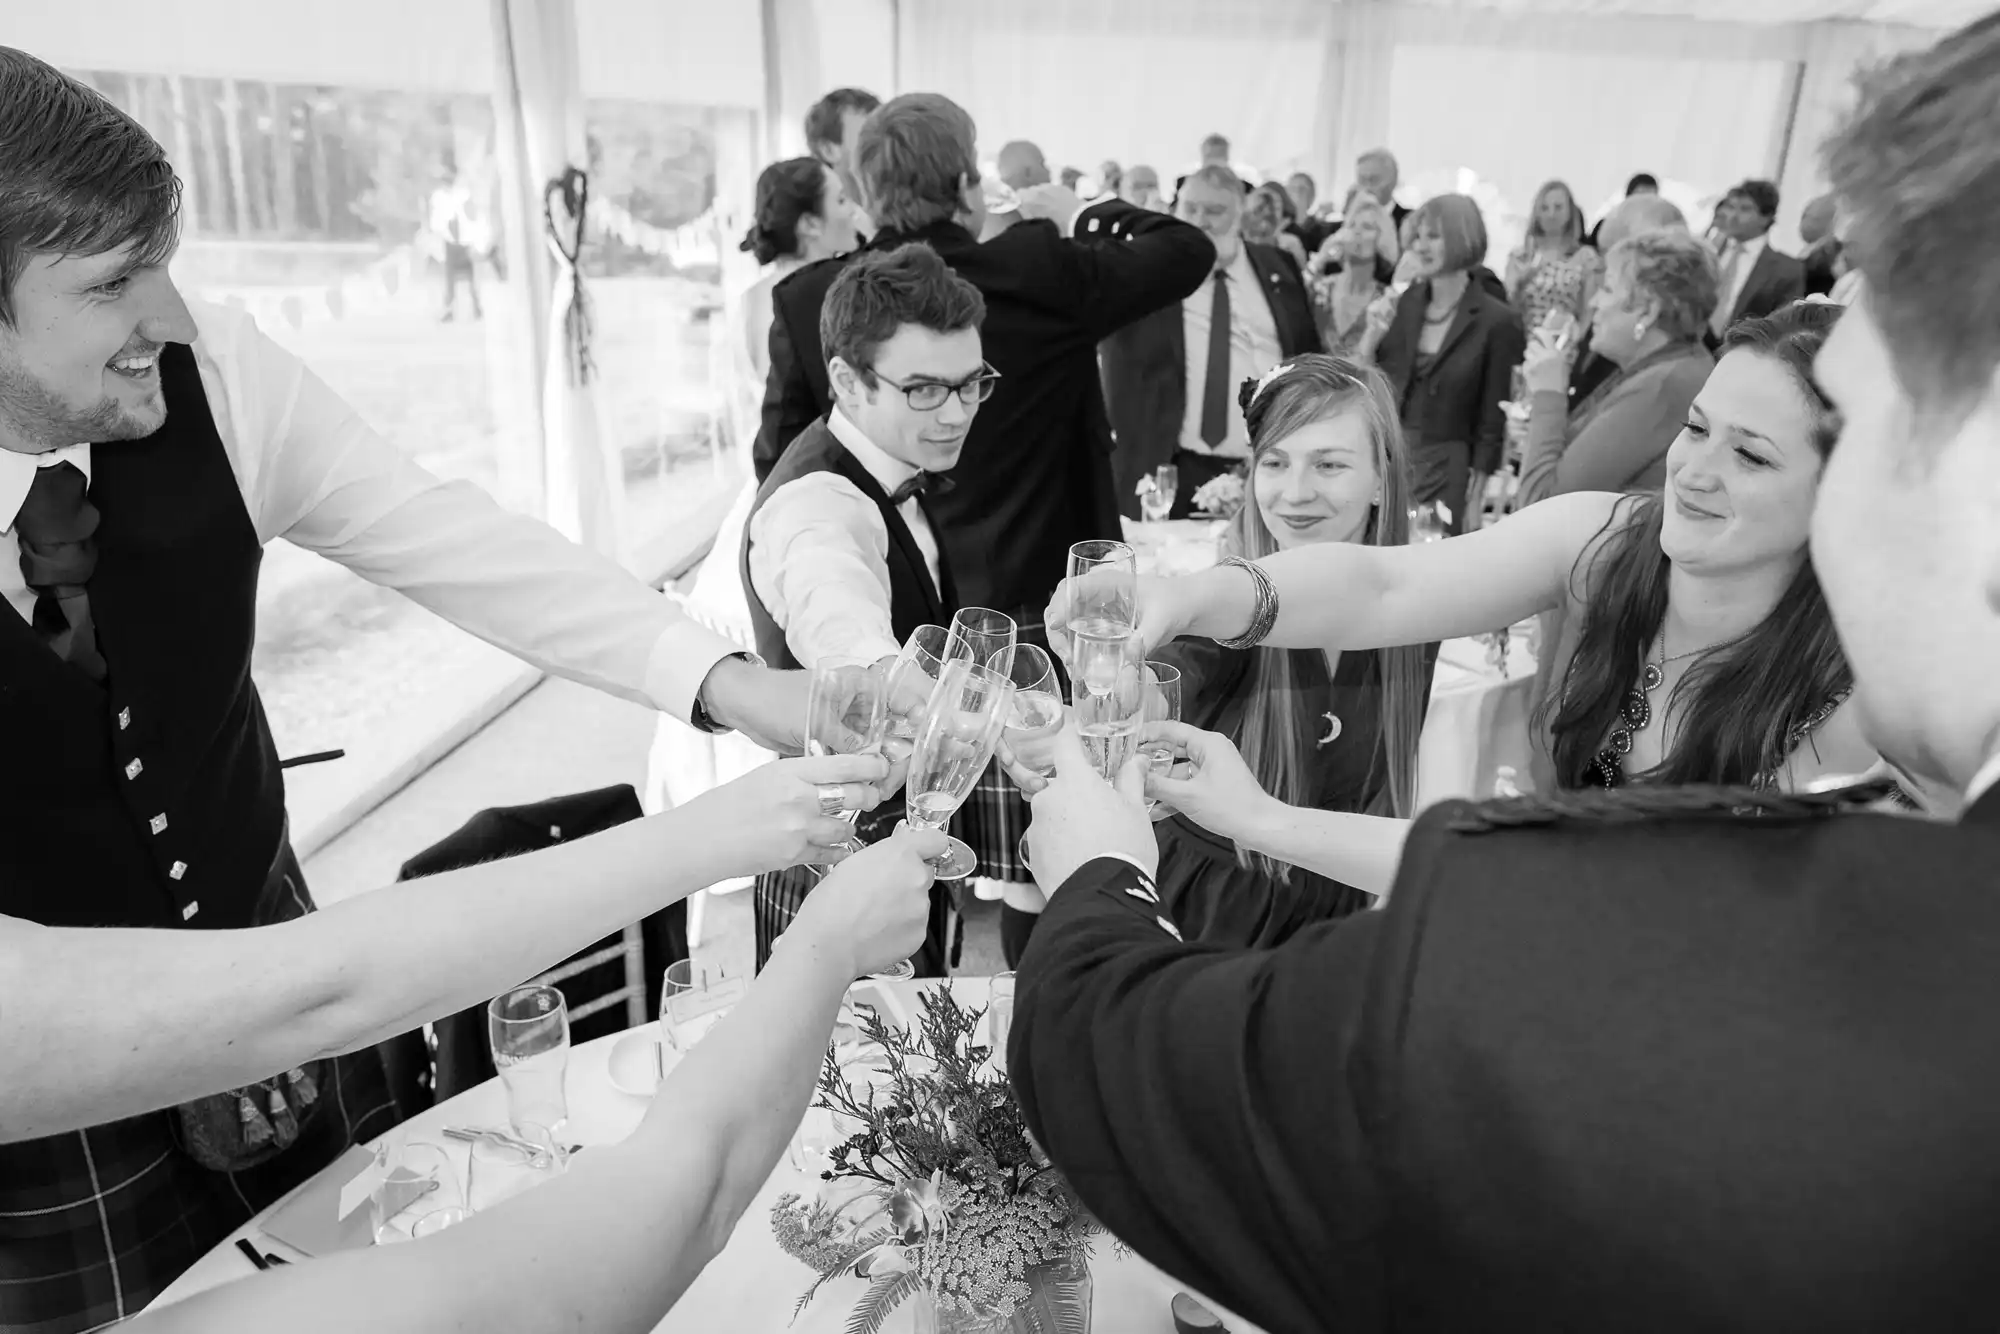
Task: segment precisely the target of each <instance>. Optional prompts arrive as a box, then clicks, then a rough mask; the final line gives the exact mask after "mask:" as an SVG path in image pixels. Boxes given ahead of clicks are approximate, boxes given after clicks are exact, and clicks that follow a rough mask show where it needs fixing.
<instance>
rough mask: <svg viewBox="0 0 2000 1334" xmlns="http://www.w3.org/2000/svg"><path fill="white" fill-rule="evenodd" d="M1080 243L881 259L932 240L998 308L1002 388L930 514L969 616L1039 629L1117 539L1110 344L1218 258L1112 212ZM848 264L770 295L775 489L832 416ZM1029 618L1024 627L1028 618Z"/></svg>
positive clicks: (988, 325) (765, 459) (937, 235)
mask: <svg viewBox="0 0 2000 1334" xmlns="http://www.w3.org/2000/svg"><path fill="white" fill-rule="evenodd" d="M1079 236H1080V239H1077V240H1071V239H1069V238H1067V237H1065V236H1063V235H1062V234H1061V233H1060V232H1059V231H1057V229H1056V227H1055V224H1053V223H1050V222H1045V221H1034V222H1021V223H1016V224H1015V225H1014V226H1012V227H1009V228H1008V229H1007V230H1006V231H1005V232H1003V233H1001V234H1000V235H999V236H997V237H995V238H994V239H993V240H991V241H989V242H987V243H986V244H985V245H981V244H979V242H978V241H977V240H975V239H974V238H973V236H972V235H971V234H970V233H969V232H967V231H966V230H965V229H964V228H963V227H960V226H959V225H958V224H957V223H953V222H943V223H937V224H934V225H933V226H930V227H926V228H924V229H922V230H921V231H917V232H886V231H885V232H881V233H878V234H877V235H876V236H875V237H874V238H873V239H872V240H871V241H870V242H869V243H868V248H869V249H871V250H880V249H891V248H894V247H895V246H898V245H901V244H903V243H905V242H908V241H923V242H925V243H927V244H928V245H930V246H931V247H932V248H933V249H935V250H936V251H937V252H938V254H939V256H941V257H942V258H943V260H944V262H945V263H946V264H948V265H950V266H951V268H952V269H953V270H954V271H955V272H956V273H957V274H958V275H959V276H960V277H962V278H965V279H967V280H968V281H970V282H971V283H972V285H973V286H975V287H977V288H978V289H979V290H980V292H981V293H983V294H984V295H985V297H986V321H985V323H984V324H982V325H981V326H980V336H981V339H982V341H983V342H984V344H985V352H986V360H987V361H989V362H990V363H992V365H993V368H994V369H995V370H997V371H999V372H1000V374H1001V377H1002V378H1001V380H1000V383H999V384H998V386H996V387H995V389H994V391H993V397H992V398H990V399H988V400H987V401H986V402H985V404H983V405H982V406H981V407H980V409H979V415H978V416H977V417H976V418H974V420H973V423H972V433H971V435H970V436H969V437H968V438H967V440H966V443H965V452H964V453H963V454H962V455H961V456H960V457H959V461H958V466H957V467H956V468H954V469H952V472H951V478H952V481H953V483H954V486H953V488H952V490H951V492H950V494H948V495H941V496H938V497H936V498H935V499H932V500H929V501H927V503H928V504H929V505H930V507H931V511H932V513H933V515H934V517H935V519H936V522H937V525H938V528H937V535H938V540H939V542H941V543H942V544H943V546H944V548H945V550H946V554H947V555H948V557H949V559H950V561H951V565H952V570H953V572H954V574H955V575H956V577H957V579H958V591H959V596H960V597H961V598H963V599H964V601H965V604H966V605H967V606H974V607H992V608H994V609H996V610H999V611H1004V612H1007V613H1009V614H1010V615H1011V614H1014V613H1016V612H1026V611H1032V613H1033V615H1032V617H1031V619H1032V621H1033V622H1034V623H1035V624H1037V625H1039V624H1040V623H1041V614H1042V611H1043V607H1044V604H1045V602H1046V601H1047V599H1048V596H1049V594H1050V593H1051V592H1053V591H1054V589H1055V586H1056V584H1057V583H1058V582H1060V581H1061V579H1062V577H1063V574H1064V572H1065V569H1066V566H1067V564H1068V560H1069V548H1070V546H1071V545H1072V544H1073V543H1076V542H1082V541H1086V540H1088V539H1090V538H1094V537H1105V536H1116V535H1117V533H1118V531H1119V526H1118V501H1117V498H1116V496H1115V495H1114V494H1113V492H1112V481H1111V428H1110V424H1109V421H1108V420H1107V418H1106V416H1105V411H1104V392H1103V390H1102V389H1101V388H1100V386H1099V384H1098V377H1097V344H1098V343H1099V342H1100V341H1102V340H1103V339H1104V338H1106V337H1107V336H1109V335H1110V334H1111V333H1112V332H1113V331H1115V330H1117V329H1118V328H1120V327H1121V326H1123V325H1125V324H1128V323H1130V322H1131V321H1133V320H1135V319H1138V318H1139V317H1140V316H1142V315H1146V314H1149V313H1151V312H1153V311H1155V310H1159V309H1161V308H1163V307H1167V306H1178V305H1179V303H1180V299H1181V298H1182V297H1184V296H1186V295H1187V294H1188V293H1189V292H1192V291H1193V290H1194V289H1195V288H1197V287H1199V286H1200V285H1201V283H1202V280H1203V279H1204V278H1206V277H1207V276H1208V273H1209V271H1210V269H1212V268H1213V267H1214V264H1215V247H1214V246H1213V245H1212V244H1210V242H1209V239H1208V237H1207V236H1205V235H1203V234H1202V232H1201V231H1200V229H1199V228H1196V227H1191V226H1189V225H1188V224H1187V223H1185V222H1181V221H1179V220H1178V219H1175V218H1172V217H1169V216H1167V215H1166V214H1164V213H1153V212H1150V211H1148V210H1146V209H1141V208H1136V207H1134V206H1133V205H1131V204H1127V203H1124V202H1123V201H1120V200H1106V201H1104V202H1101V203H1097V204H1093V205H1091V207H1090V208H1089V209H1087V210H1085V212H1084V214H1083V217H1082V219H1081V220H1080V223H1079ZM843 262H844V261H842V260H825V261H822V262H821V263H818V264H811V265H807V266H806V267H805V268H803V269H800V270H799V271H798V272H797V273H794V274H792V275H791V276H790V277H789V278H787V279H785V280H784V281H783V282H781V283H779V284H778V285H777V287H775V288H774V289H772V293H771V307H772V318H771V374H770V378H769V380H768V381H767V382H766V384H765V391H764V420H763V428H762V429H761V430H760V431H758V433H757V443H756V447H755V451H754V459H755V464H756V470H757V477H758V480H759V481H762V480H763V478H764V477H766V476H768V475H769V473H770V471H771V468H772V466H773V465H774V464H775V463H776V462H777V460H778V456H779V454H780V453H782V452H783V450H784V447H785V446H786V445H788V444H790V443H791V441H792V440H793V438H795V437H796V436H797V435H798V434H799V433H800V432H801V431H803V430H805V428H806V427H807V426H810V425H811V424H812V423H813V421H814V420H815V419H817V418H819V417H821V416H823V415H824V414H825V413H826V412H827V411H828V410H829V409H830V408H831V407H832V406H833V399H832V393H831V390H830V389H829V387H828V384H827V376H826V354H825V352H824V350H823V349H822V348H821V346H820V341H819V313H820V306H821V303H822V302H823V301H824V300H825V298H826V289H827V288H828V287H830V286H832V285H833V279H834V276H835V275H836V274H838V273H839V272H840V266H841V264H842V263H843ZM1015 619H1016V620H1020V619H1021V618H1020V616H1018V615H1017V616H1015Z"/></svg>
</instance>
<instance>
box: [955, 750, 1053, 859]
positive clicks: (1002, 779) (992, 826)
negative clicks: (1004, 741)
mask: <svg viewBox="0 0 2000 1334" xmlns="http://www.w3.org/2000/svg"><path fill="white" fill-rule="evenodd" d="M951 832H952V833H954V834H956V835H958V836H959V837H960V838H962V839H964V840H965V843H966V846H967V847H969V848H971V849H972V853H973V855H974V856H976V857H977V858H979V869H977V870H975V871H974V872H973V874H974V875H976V876H984V877H985V878H986V879H988V880H1001V881H1007V882H1011V883H1013V884H1023V885H1024V884H1031V883H1033V881H1034V877H1033V876H1031V875H1029V874H1028V868H1027V867H1025V866H1023V865H1021V835H1023V834H1025V833H1027V832H1028V799H1027V798H1026V797H1024V796H1022V795H1021V789H1020V788H1019V787H1017V786H1015V784H1014V780H1013V779H1011V778H1009V777H1008V776H1007V771H1006V770H1005V769H1003V768H1001V767H1000V761H998V760H994V761H993V762H992V763H990V764H988V765H987V766H986V772H985V773H983V774H981V775H980V776H979V783H978V785H977V786H976V787H974V788H973V789H972V795H971V796H969V797H967V798H966V800H965V804H964V805H963V806H961V807H959V808H958V814H957V815H955V816H953V817H952V824H951Z"/></svg>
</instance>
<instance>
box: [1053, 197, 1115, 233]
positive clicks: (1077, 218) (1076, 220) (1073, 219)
mask: <svg viewBox="0 0 2000 1334" xmlns="http://www.w3.org/2000/svg"><path fill="white" fill-rule="evenodd" d="M1117 197H1118V196H1116V195H1099V196H1098V197H1097V198H1095V199H1086V200H1084V201H1083V203H1081V204H1079V205H1078V206H1077V210H1076V212H1074V213H1072V214H1070V215H1069V226H1067V227H1065V228H1063V235H1064V236H1075V235H1076V229H1077V227H1078V226H1079V225H1080V224H1081V223H1082V222H1083V215H1084V214H1086V213H1088V212H1090V210H1092V209H1094V208H1096V207H1097V206H1098V205H1099V204H1102V203H1103V202H1104V201H1106V200H1107V199H1116V198H1117Z"/></svg>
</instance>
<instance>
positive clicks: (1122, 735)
mask: <svg viewBox="0 0 2000 1334" xmlns="http://www.w3.org/2000/svg"><path fill="white" fill-rule="evenodd" d="M1074 642H1075V647H1076V650H1077V661H1076V665H1075V669H1074V670H1073V671H1072V673H1071V674H1070V707H1071V708H1072V709H1073V710H1074V711H1075V713H1076V731H1077V735H1078V736H1079V737H1080V738H1081V739H1082V741H1083V750H1084V754H1086V755H1088V756H1089V757H1090V763H1091V767H1092V768H1093V769H1095V770H1097V773H1098V776H1099V777H1101V778H1103V779H1104V781H1105V782H1107V783H1115V782H1117V781H1118V771H1119V770H1120V769H1122V768H1124V766H1125V761H1127V760H1129V759H1130V758H1132V753H1133V749H1134V747H1136V746H1137V745H1138V741H1139V730H1140V728H1141V727H1142V726H1143V725H1144V724H1145V721H1146V701H1147V687H1148V684H1149V678H1148V675H1147V667H1146V646H1145V641H1143V640H1142V639H1140V638H1139V637H1138V636H1137V635H1129V636H1127V637H1125V638H1122V639H1095V638H1085V637H1082V636H1079V637H1078V638H1077V639H1076V640H1075V641H1074Z"/></svg>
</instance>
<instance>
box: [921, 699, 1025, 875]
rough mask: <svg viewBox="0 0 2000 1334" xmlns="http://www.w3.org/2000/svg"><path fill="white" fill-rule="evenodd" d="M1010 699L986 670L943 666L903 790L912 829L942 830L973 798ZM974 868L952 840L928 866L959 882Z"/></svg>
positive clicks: (966, 851) (974, 861) (975, 861)
mask: <svg viewBox="0 0 2000 1334" xmlns="http://www.w3.org/2000/svg"><path fill="white" fill-rule="evenodd" d="M1013 695H1014V687H1013V684H1012V683H1011V682H1009V681H1008V679H1007V678H1006V677H1004V676H1001V675H1000V674H999V673H997V672H995V671H993V670H992V669H991V668H989V667H982V666H979V665H977V664H974V663H970V662H962V661H955V662H948V663H946V664H945V668H944V674H943V675H942V676H941V677H940V678H939V680H938V687H937V691H936V693H934V694H933V695H932V696H931V704H930V710H929V712H928V713H927V714H926V715H925V716H924V720H923V724H922V726H920V727H919V728H918V729H917V736H916V748H915V750H913V751H912V752H911V755H910V777H909V781H908V783H907V785H906V786H905V789H904V790H905V792H907V793H908V806H909V819H910V823H911V824H912V825H914V826H915V827H916V828H918V829H943V828H944V827H945V826H946V825H947V824H949V823H950V822H951V817H952V816H953V815H955V814H957V812H958V808H959V807H960V806H962V805H964V804H965V799H966V798H967V797H969V796H971V795H972V789H973V788H974V787H975V786H977V784H978V782H979V776H980V775H981V774H983V773H984V772H986V766H987V764H988V763H989V762H991V760H992V759H993V747H994V744H995V743H996V742H998V741H999V739H1000V729H1001V728H1002V727H1003V726H1005V725H1006V721H1007V714H1008V706H1009V705H1010V704H1011V703H1012V700H1013ZM978 864H979V863H978V859H977V858H975V857H974V856H973V855H972V849H971V848H969V847H967V846H966V845H965V844H964V843H963V842H961V841H960V840H958V839H955V838H954V839H953V840H951V848H950V850H949V851H948V852H947V853H946V854H945V855H944V856H943V857H941V858H939V859H938V860H937V861H935V862H932V863H931V869H932V870H933V871H934V872H936V874H937V878H938V879H940V880H962V879H964V878H965V877H966V876H968V875H971V874H972V872H973V870H974V869H975V868H976V867H977V866H978Z"/></svg>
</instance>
